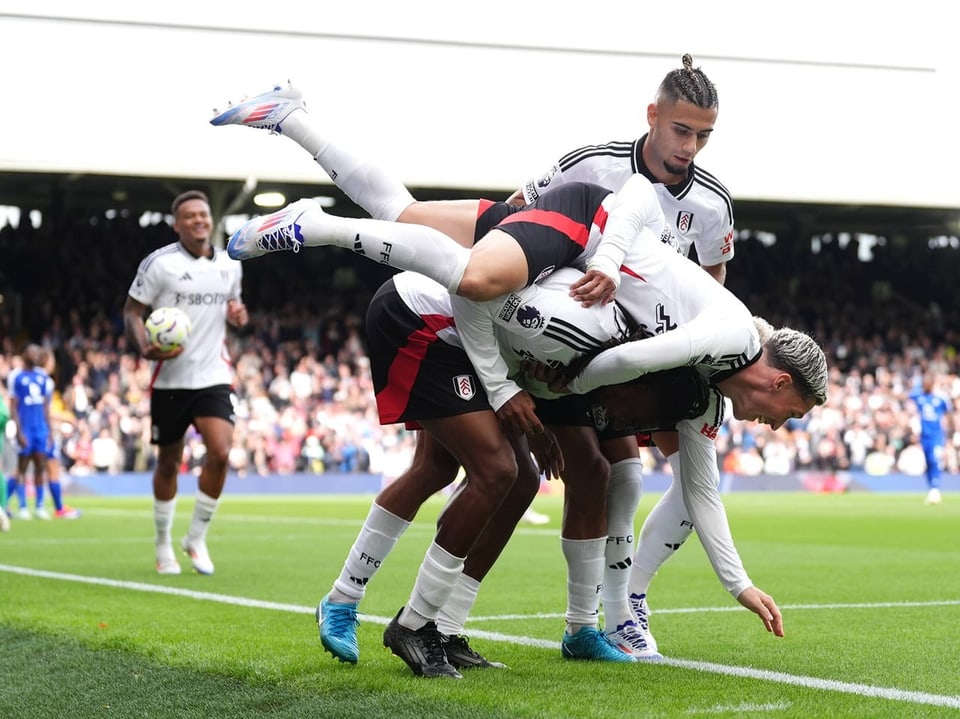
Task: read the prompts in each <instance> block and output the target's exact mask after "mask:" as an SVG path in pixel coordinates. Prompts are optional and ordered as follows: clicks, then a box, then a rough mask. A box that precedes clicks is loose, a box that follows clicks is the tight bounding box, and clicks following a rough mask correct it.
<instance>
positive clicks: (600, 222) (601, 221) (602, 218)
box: [593, 205, 610, 232]
mask: <svg viewBox="0 0 960 719" xmlns="http://www.w3.org/2000/svg"><path fill="white" fill-rule="evenodd" d="M609 216H610V213H609V212H607V208H606V207H604V206H603V205H600V207H598V208H597V214H595V215H594V216H593V224H595V225H596V226H597V227H598V228H599V229H600V232H603V231H604V229H606V227H607V218H608V217H609Z"/></svg>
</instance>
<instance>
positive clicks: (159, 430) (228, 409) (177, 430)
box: [150, 384, 236, 447]
mask: <svg viewBox="0 0 960 719" xmlns="http://www.w3.org/2000/svg"><path fill="white" fill-rule="evenodd" d="M197 417H219V418H220V419H225V420H227V421H228V422H229V423H230V424H233V423H234V421H235V419H236V410H235V408H234V397H233V390H232V389H231V387H230V385H228V384H218V385H214V386H213V387H204V388H202V389H157V388H154V389H153V390H151V392H150V423H151V425H152V427H151V432H150V443H151V444H156V445H159V446H161V447H164V446H166V445H168V444H173V443H174V442H179V441H180V440H181V439H183V436H184V435H185V434H186V433H187V428H188V427H189V426H190V425H191V424H193V421H194V420H195V419H196V418H197Z"/></svg>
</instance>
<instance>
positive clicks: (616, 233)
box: [587, 175, 665, 287]
mask: <svg viewBox="0 0 960 719" xmlns="http://www.w3.org/2000/svg"><path fill="white" fill-rule="evenodd" d="M664 224H665V220H664V217H663V210H662V209H661V208H660V203H659V201H658V199H657V193H656V191H655V190H654V189H653V185H651V184H650V181H649V180H648V179H647V178H646V177H644V176H643V175H631V177H630V179H629V180H627V182H626V184H624V186H623V187H622V188H621V189H620V190H619V192H617V193H616V194H615V195H614V200H613V203H612V205H611V206H610V211H609V214H608V216H607V222H606V225H605V226H604V229H603V237H602V239H601V240H600V244H599V245H598V246H597V250H596V253H595V254H594V255H593V257H591V258H590V260H589V261H588V262H587V269H588V270H597V271H599V272H602V273H603V274H605V275H606V276H607V277H610V278H612V279H613V280H614V281H615V282H616V284H617V287H619V286H620V265H622V264H623V258H624V257H625V256H626V254H627V252H628V250H629V249H630V246H631V245H632V244H633V243H634V242H635V241H636V240H637V238H638V237H639V236H640V232H641V230H643V229H644V228H648V229H650V231H651V232H653V233H654V235H659V234H660V232H661V231H662V229H663V227H664Z"/></svg>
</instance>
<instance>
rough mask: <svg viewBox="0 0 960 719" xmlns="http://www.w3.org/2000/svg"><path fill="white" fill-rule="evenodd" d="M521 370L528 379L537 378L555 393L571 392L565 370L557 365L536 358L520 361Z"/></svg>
mask: <svg viewBox="0 0 960 719" xmlns="http://www.w3.org/2000/svg"><path fill="white" fill-rule="evenodd" d="M520 371H521V372H522V373H523V376H524V377H526V378H527V379H528V380H536V381H537V382H542V383H543V384H545V385H546V386H547V387H548V388H549V389H550V391H551V392H553V393H554V394H569V393H570V390H569V389H567V381H566V379H564V375H563V372H561V371H560V370H559V369H557V368H556V367H551V366H550V365H547V364H544V363H543V362H537V361H536V360H524V361H523V362H521V363H520Z"/></svg>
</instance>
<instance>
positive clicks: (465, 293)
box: [457, 266, 503, 302]
mask: <svg viewBox="0 0 960 719" xmlns="http://www.w3.org/2000/svg"><path fill="white" fill-rule="evenodd" d="M457 294H458V295H460V296H461V297H463V298H464V299H468V300H472V301H474V302H486V301H487V300H492V299H493V298H494V297H499V296H500V295H502V294H503V292H499V291H497V285H496V284H495V283H494V282H493V281H492V280H491V278H490V277H489V276H487V275H486V273H484V272H481V271H476V270H471V268H470V267H469V266H468V267H467V269H466V271H465V272H464V273H463V277H462V278H461V280H460V284H459V285H458V286H457Z"/></svg>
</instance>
